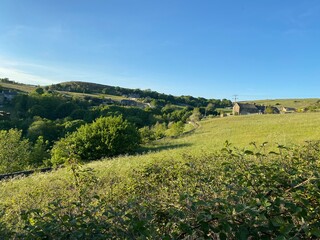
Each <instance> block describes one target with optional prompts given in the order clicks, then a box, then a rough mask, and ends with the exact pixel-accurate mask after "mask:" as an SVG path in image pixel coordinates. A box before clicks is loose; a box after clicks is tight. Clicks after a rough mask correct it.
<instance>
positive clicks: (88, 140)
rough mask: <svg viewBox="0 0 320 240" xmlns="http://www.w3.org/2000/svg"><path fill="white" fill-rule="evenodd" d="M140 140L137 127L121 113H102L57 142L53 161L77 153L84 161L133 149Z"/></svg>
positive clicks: (62, 159)
mask: <svg viewBox="0 0 320 240" xmlns="http://www.w3.org/2000/svg"><path fill="white" fill-rule="evenodd" d="M139 143H140V135H139V132H138V131H137V129H136V128H135V127H134V126H133V125H132V124H130V123H129V122H128V121H126V120H123V118H122V116H118V117H101V118H98V119H97V120H96V121H95V122H93V123H91V124H86V125H83V126H81V127H80V128H79V129H78V130H77V131H76V132H73V133H71V134H70V135H69V136H67V137H65V138H63V139H61V140H60V141H58V142H56V144H55V145H54V147H53V149H52V151H51V154H52V158H51V161H52V163H54V164H60V163H63V162H66V161H68V158H69V156H70V155H74V154H76V155H77V156H78V157H79V159H80V160H82V161H90V160H96V159H100V158H103V157H111V156H116V155H119V154H124V153H130V152H133V151H134V150H135V149H136V148H137V147H138V145H139Z"/></svg>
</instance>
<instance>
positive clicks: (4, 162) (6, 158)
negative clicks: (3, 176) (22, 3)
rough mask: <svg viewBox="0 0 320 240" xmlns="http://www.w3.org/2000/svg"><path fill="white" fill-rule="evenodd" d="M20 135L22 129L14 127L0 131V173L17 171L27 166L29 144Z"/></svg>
mask: <svg viewBox="0 0 320 240" xmlns="http://www.w3.org/2000/svg"><path fill="white" fill-rule="evenodd" d="M21 135H22V131H19V130H16V129H10V130H8V131H6V130H1V131H0V173H8V172H14V171H19V170H22V169H24V168H26V167H27V166H28V164H29V160H30V150H31V146H30V143H29V141H28V140H27V139H23V138H22V137H21Z"/></svg>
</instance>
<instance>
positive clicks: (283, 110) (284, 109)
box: [280, 107, 297, 113]
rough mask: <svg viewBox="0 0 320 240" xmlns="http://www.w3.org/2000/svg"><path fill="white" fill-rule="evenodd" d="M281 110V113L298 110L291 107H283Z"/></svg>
mask: <svg viewBox="0 0 320 240" xmlns="http://www.w3.org/2000/svg"><path fill="white" fill-rule="evenodd" d="M280 111H281V113H294V112H296V111H297V109H295V108H290V107H281V109H280Z"/></svg>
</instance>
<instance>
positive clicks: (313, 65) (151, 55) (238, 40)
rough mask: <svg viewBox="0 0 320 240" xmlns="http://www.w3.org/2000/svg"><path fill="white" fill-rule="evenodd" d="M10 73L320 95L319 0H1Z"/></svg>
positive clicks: (205, 90)
mask: <svg viewBox="0 0 320 240" xmlns="http://www.w3.org/2000/svg"><path fill="white" fill-rule="evenodd" d="M0 10H1V14H0V77H8V78H10V79H11V80H15V81H18V82H24V83H30V84H39V85H48V84H52V83H58V82H63V81H75V80H76V81H89V82H96V83H101V84H107V85H113V86H121V87H128V88H141V89H152V90H155V91H158V92H163V93H168V94H173V95H192V96H195V97H198V96H201V97H206V98H228V99H231V98H232V95H234V94H237V95H239V100H248V99H272V98H306V97H320V94H319V93H320V91H319V90H320V78H319V76H320V1H319V0H305V1H304V0H281V1H279V0H259V1H258V0H250V1H249V0H241V1H240V0H233V1H231V0H158V1H156V0H54V1H53V0H0Z"/></svg>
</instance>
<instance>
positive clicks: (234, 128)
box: [0, 113, 320, 219]
mask: <svg viewBox="0 0 320 240" xmlns="http://www.w3.org/2000/svg"><path fill="white" fill-rule="evenodd" d="M319 123H320V113H308V114H287V115H251V116H231V117H226V118H213V119H208V120H204V121H201V125H200V127H199V128H198V129H196V131H195V132H194V133H191V134H186V135H183V136H182V137H180V138H177V139H171V138H168V139H164V140H160V141H156V142H154V143H153V144H152V145H150V146H149V148H145V153H143V154H140V155H136V156H120V157H117V158H113V159H104V160H99V161H95V162H91V163H89V164H87V165H86V166H87V167H91V168H93V169H94V170H95V171H96V174H97V176H98V178H99V184H98V185H97V186H96V188H97V191H98V192H100V194H105V193H106V192H108V191H109V190H110V184H111V183H112V184H116V185H117V186H121V185H123V184H126V183H127V181H128V177H127V176H129V175H130V174H132V172H133V171H134V170H137V169H140V168H141V167H143V166H145V165H147V164H150V163H160V164H161V162H162V161H172V162H174V161H185V156H186V155H192V156H194V157H197V156H199V157H200V156H203V155H206V154H211V153H213V152H215V151H217V150H219V149H221V148H223V146H224V143H225V141H227V140H228V141H229V142H231V143H232V144H233V145H235V146H238V147H248V145H249V143H250V142H257V143H258V144H260V143H263V142H269V145H270V146H275V144H276V143H279V144H283V145H292V144H302V143H304V141H307V140H319V139H320V124H319ZM71 182H72V175H71V173H70V171H68V169H60V170H57V171H54V172H52V173H45V174H35V175H33V176H30V177H27V178H22V179H17V180H8V181H2V182H0V189H1V190H0V198H1V201H2V203H1V204H2V205H3V206H10V209H12V210H11V212H10V214H9V215H6V216H5V218H11V219H15V218H18V215H19V211H20V209H22V208H30V207H36V206H37V207H41V206H46V205H47V204H48V202H50V201H53V200H54V199H56V198H58V197H61V196H64V197H65V199H69V200H71V199H72V198H74V196H73V195H72V191H69V190H70V189H71V188H72V184H71Z"/></svg>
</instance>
